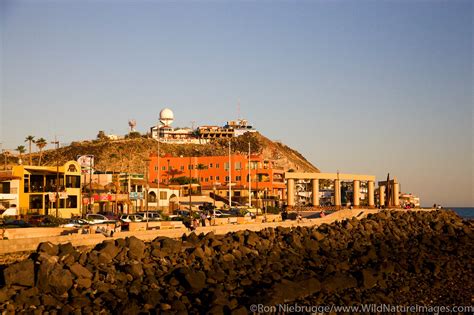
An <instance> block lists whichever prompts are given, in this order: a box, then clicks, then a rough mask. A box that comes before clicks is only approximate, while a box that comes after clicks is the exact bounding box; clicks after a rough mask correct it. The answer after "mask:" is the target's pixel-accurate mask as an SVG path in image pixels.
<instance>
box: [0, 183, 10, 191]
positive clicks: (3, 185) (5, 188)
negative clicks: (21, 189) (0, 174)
mask: <svg viewBox="0 0 474 315" xmlns="http://www.w3.org/2000/svg"><path fill="white" fill-rule="evenodd" d="M0 193H2V194H9V193H10V183H9V182H3V183H0Z"/></svg>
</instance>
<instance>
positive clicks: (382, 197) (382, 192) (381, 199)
mask: <svg viewBox="0 0 474 315" xmlns="http://www.w3.org/2000/svg"><path fill="white" fill-rule="evenodd" d="M379 205H381V206H385V186H379Z"/></svg>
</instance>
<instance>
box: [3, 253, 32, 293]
mask: <svg viewBox="0 0 474 315" xmlns="http://www.w3.org/2000/svg"><path fill="white" fill-rule="evenodd" d="M3 277H4V279H5V284H6V285H21V286H26V287H32V286H34V285H35V269H34V263H33V261H32V260H30V259H27V260H24V261H20V262H18V263H15V264H13V265H10V266H9V267H7V268H6V269H5V270H4V271H3Z"/></svg>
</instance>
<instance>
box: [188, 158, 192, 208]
mask: <svg viewBox="0 0 474 315" xmlns="http://www.w3.org/2000/svg"><path fill="white" fill-rule="evenodd" d="M188 168H189V188H188V193H189V216H190V217H191V213H192V206H191V202H192V200H191V189H192V187H191V182H192V177H191V154H190V155H189V166H188Z"/></svg>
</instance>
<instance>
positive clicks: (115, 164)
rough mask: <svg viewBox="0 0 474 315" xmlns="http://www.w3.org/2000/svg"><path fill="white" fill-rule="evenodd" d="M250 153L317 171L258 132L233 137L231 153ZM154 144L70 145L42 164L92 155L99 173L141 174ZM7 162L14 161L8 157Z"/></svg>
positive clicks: (185, 151)
mask: <svg viewBox="0 0 474 315" xmlns="http://www.w3.org/2000/svg"><path fill="white" fill-rule="evenodd" d="M249 142H250V144H251V152H252V154H255V153H262V154H263V156H264V158H265V159H269V160H274V161H275V166H276V167H280V168H283V169H285V170H290V169H293V170H295V171H301V172H319V170H318V168H316V167H315V166H313V165H312V164H311V163H310V162H309V161H307V160H306V159H305V158H304V156H302V155H301V154H300V153H299V152H297V151H295V150H293V149H291V148H290V147H288V146H286V145H284V144H282V143H279V142H273V141H271V140H270V139H268V138H266V137H264V136H262V135H261V134H259V133H247V134H245V135H243V136H240V137H237V138H232V139H231V147H232V153H234V154H235V153H240V154H247V153H248V143H249ZM157 145H158V143H157V141H156V140H154V139H151V138H145V137H138V138H132V139H123V140H108V139H102V140H92V141H80V142H73V143H71V144H70V145H69V146H66V147H62V148H59V149H58V150H54V149H52V150H45V151H44V152H43V153H42V158H41V159H42V163H41V164H42V165H55V163H56V160H58V161H59V163H60V164H63V163H65V162H66V161H69V160H76V159H77V156H79V155H86V154H88V155H94V160H95V169H97V170H100V171H120V172H131V173H143V172H144V170H145V165H146V164H145V163H146V162H145V160H146V159H147V158H149V156H150V155H156V153H157ZM160 153H161V155H162V156H164V155H166V154H169V155H171V156H190V155H191V156H204V155H211V156H212V155H215V156H217V155H227V154H228V140H227V139H218V140H215V141H213V142H211V143H208V144H168V143H161V144H160ZM32 155H33V164H34V165H38V161H39V154H38V153H33V154H32ZM28 160H29V157H28V154H24V155H23V161H25V162H27V161H28ZM9 162H16V159H13V158H10V160H9Z"/></svg>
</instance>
